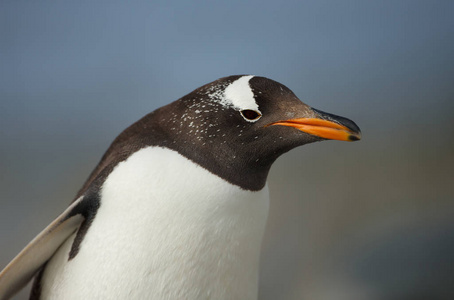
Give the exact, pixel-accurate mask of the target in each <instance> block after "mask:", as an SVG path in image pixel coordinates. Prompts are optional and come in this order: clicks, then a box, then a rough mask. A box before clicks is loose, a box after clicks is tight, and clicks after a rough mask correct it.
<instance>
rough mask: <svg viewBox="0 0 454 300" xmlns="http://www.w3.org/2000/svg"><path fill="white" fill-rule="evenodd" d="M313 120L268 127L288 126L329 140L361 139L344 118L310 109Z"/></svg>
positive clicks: (352, 124)
mask: <svg viewBox="0 0 454 300" xmlns="http://www.w3.org/2000/svg"><path fill="white" fill-rule="evenodd" d="M312 111H313V112H314V115H315V117H314V118H298V119H289V120H284V121H278V122H275V123H271V124H270V125H281V126H289V127H294V128H296V129H299V130H301V131H303V132H306V133H309V134H312V135H315V136H318V137H321V138H324V139H329V140H339V141H347V142H353V141H358V140H360V139H361V130H360V129H359V127H358V126H357V125H356V124H355V122H353V121H352V120H349V119H347V118H344V117H340V116H336V115H333V114H329V113H325V112H323V111H320V110H317V109H314V108H312Z"/></svg>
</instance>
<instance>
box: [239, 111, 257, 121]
mask: <svg viewBox="0 0 454 300" xmlns="http://www.w3.org/2000/svg"><path fill="white" fill-rule="evenodd" d="M240 113H241V115H242V116H243V118H245V119H246V121H249V122H251V121H257V120H258V119H260V117H261V116H262V115H261V114H260V113H259V112H258V111H255V110H252V109H245V110H242V111H240Z"/></svg>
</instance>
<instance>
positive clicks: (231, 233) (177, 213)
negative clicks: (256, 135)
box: [42, 147, 269, 299]
mask: <svg viewBox="0 0 454 300" xmlns="http://www.w3.org/2000/svg"><path fill="white" fill-rule="evenodd" d="M268 205H269V197H268V190H267V187H265V188H264V189H263V190H261V191H258V192H250V191H244V190H241V189H240V188H238V187H236V186H233V185H231V184H229V183H227V182H226V181H224V180H222V179H221V178H219V177H217V176H213V174H211V173H209V172H208V171H206V170H205V169H203V168H201V167H199V166H198V165H196V164H194V163H192V162H191V161H189V160H187V159H186V158H184V157H182V156H181V155H179V154H178V153H176V152H174V151H171V150H168V149H163V148H159V147H149V148H146V149H142V150H140V151H138V152H136V153H135V154H134V155H132V156H131V157H130V158H129V159H127V160H126V161H124V162H122V163H120V164H119V165H118V166H117V167H116V168H115V169H114V171H113V172H112V173H111V174H110V175H109V177H108V178H107V180H106V181H105V183H104V185H103V187H102V192H101V206H100V208H99V210H98V213H97V215H96V217H95V219H94V221H93V223H92V225H91V227H90V228H89V230H88V233H87V235H86V236H85V238H84V240H83V242H82V244H81V247H80V251H79V253H78V255H77V256H76V257H75V258H74V259H73V260H71V261H68V259H67V258H68V252H69V249H70V247H71V244H72V240H73V238H74V236H73V237H71V238H70V239H69V240H68V241H67V242H66V243H65V244H64V245H63V246H62V247H61V248H60V249H59V251H58V252H57V254H56V255H55V256H54V257H53V258H52V259H51V261H50V262H49V264H48V266H47V268H46V271H45V273H44V279H43V289H42V298H43V299H255V298H257V281H258V264H259V254H260V245H261V241H262V237H263V233H264V228H265V223H266V218H267V214H268Z"/></svg>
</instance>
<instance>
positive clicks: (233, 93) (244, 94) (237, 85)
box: [221, 75, 261, 122]
mask: <svg viewBox="0 0 454 300" xmlns="http://www.w3.org/2000/svg"><path fill="white" fill-rule="evenodd" d="M252 77H254V76H253V75H248V76H243V77H240V78H239V79H237V80H235V81H234V82H232V83H231V84H230V85H228V86H227V87H226V89H225V90H224V95H223V97H222V98H221V104H222V105H224V106H233V108H235V110H238V111H245V110H252V111H255V112H257V114H258V115H260V116H261V112H260V110H259V106H258V105H257V102H256V101H255V99H254V93H253V92H252V89H251V87H250V85H249V80H251V78H252ZM242 116H243V118H244V115H243V114H242ZM244 119H245V120H246V121H248V122H255V121H257V120H258V119H260V117H258V118H256V119H254V120H251V119H248V118H244Z"/></svg>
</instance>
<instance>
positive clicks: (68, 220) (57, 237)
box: [0, 197, 85, 300]
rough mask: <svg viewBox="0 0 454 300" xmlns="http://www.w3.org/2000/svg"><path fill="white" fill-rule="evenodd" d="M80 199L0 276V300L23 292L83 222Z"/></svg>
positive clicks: (0, 273) (42, 232) (35, 239)
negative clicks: (22, 289)
mask: <svg viewBox="0 0 454 300" xmlns="http://www.w3.org/2000/svg"><path fill="white" fill-rule="evenodd" d="M83 198H84V197H80V198H79V199H77V200H76V201H74V202H73V203H72V204H71V205H70V206H69V207H68V208H67V209H66V210H65V211H64V212H63V213H62V214H61V215H60V216H58V218H56V219H55V220H54V221H53V222H52V223H50V224H49V226H47V227H46V228H45V229H44V230H43V231H41V232H40V233H39V234H38V235H37V236H36V237H35V238H34V239H33V240H32V241H31V242H30V243H29V244H28V245H27V246H26V247H25V248H24V249H23V250H22V251H21V252H20V253H19V254H18V255H17V256H16V257H15V258H14V259H13V260H12V261H11V262H10V263H9V264H8V265H7V266H6V267H5V268H4V269H3V270H2V271H1V272H0V300H4V299H8V298H10V297H11V296H13V295H14V294H15V293H16V292H18V291H19V290H20V289H21V288H23V287H24V286H25V285H26V284H27V283H28V282H29V281H30V280H31V279H32V278H33V276H34V275H35V273H36V272H37V271H39V269H40V268H41V267H42V266H43V264H44V263H46V262H47V261H48V260H49V258H51V257H52V255H53V254H54V253H55V251H57V249H58V248H59V247H60V245H61V244H63V242H64V241H65V240H66V239H67V238H68V237H70V236H71V234H73V233H74V232H75V231H76V230H77V229H78V228H79V226H80V225H81V223H82V222H83V221H84V219H85V218H84V216H83V215H82V214H81V213H80V212H79V209H78V206H79V205H80V204H81V202H82V199H83Z"/></svg>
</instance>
